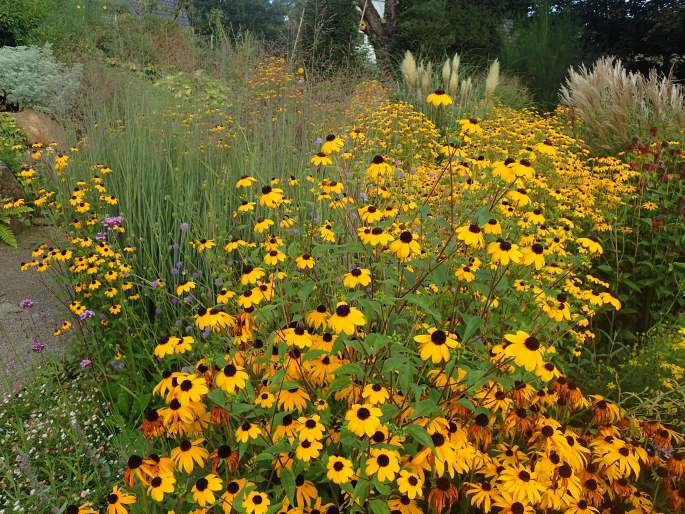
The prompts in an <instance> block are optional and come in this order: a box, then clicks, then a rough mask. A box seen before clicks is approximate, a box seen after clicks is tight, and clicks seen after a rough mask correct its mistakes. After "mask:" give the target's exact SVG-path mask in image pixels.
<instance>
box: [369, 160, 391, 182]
mask: <svg viewBox="0 0 685 514" xmlns="http://www.w3.org/2000/svg"><path fill="white" fill-rule="evenodd" d="M366 174H367V176H368V177H369V178H371V179H377V178H379V177H387V176H389V175H392V166H391V165H390V164H389V163H388V162H387V161H386V160H385V158H384V157H383V156H382V155H376V156H375V157H374V158H373V159H372V160H371V163H370V164H369V166H368V168H366Z"/></svg>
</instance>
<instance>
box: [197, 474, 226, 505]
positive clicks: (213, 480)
mask: <svg viewBox="0 0 685 514" xmlns="http://www.w3.org/2000/svg"><path fill="white" fill-rule="evenodd" d="M222 485H223V484H222V482H221V479H220V478H219V477H218V476H216V475H215V474H214V473H209V474H208V475H205V476H203V477H201V478H198V479H197V480H196V481H195V485H193V487H192V489H191V492H192V493H193V500H194V501H195V503H197V504H198V505H199V506H200V507H204V506H205V505H211V504H213V503H214V502H215V501H216V498H215V496H214V493H215V492H217V491H221V489H222Z"/></svg>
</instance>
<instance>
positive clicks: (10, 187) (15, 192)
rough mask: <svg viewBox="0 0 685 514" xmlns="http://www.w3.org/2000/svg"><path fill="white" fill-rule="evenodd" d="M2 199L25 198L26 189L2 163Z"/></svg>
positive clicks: (0, 175)
mask: <svg viewBox="0 0 685 514" xmlns="http://www.w3.org/2000/svg"><path fill="white" fill-rule="evenodd" d="M0 198H12V199H16V198H24V189H23V188H22V187H21V184H20V183H19V181H18V180H17V178H16V177H15V176H14V174H13V173H12V171H11V170H10V169H9V168H8V167H7V166H6V165H5V163H4V162H2V161H0Z"/></svg>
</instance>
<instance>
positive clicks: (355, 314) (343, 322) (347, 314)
mask: <svg viewBox="0 0 685 514" xmlns="http://www.w3.org/2000/svg"><path fill="white" fill-rule="evenodd" d="M365 324H366V318H365V317H364V314H363V313H362V312H361V311H360V310H359V309H357V308H355V307H351V306H350V305H349V304H348V303H346V302H339V303H338V304H337V305H336V307H335V312H334V313H333V314H332V315H331V316H330V317H329V318H328V326H329V327H331V329H332V330H333V331H334V332H335V333H336V334H340V333H341V332H344V333H345V334H347V335H348V336H351V335H352V334H354V332H355V330H356V329H357V327H361V326H364V325H365Z"/></svg>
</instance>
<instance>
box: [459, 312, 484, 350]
mask: <svg viewBox="0 0 685 514" xmlns="http://www.w3.org/2000/svg"><path fill="white" fill-rule="evenodd" d="M462 317H463V318H464V319H465V320H466V323H465V324H464V331H463V333H462V335H461V340H462V342H463V343H467V342H468V341H469V340H471V338H472V337H473V336H474V335H475V334H476V332H477V331H478V329H479V328H480V326H481V324H482V323H483V320H482V319H481V318H480V316H469V315H468V314H463V315H462Z"/></svg>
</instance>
